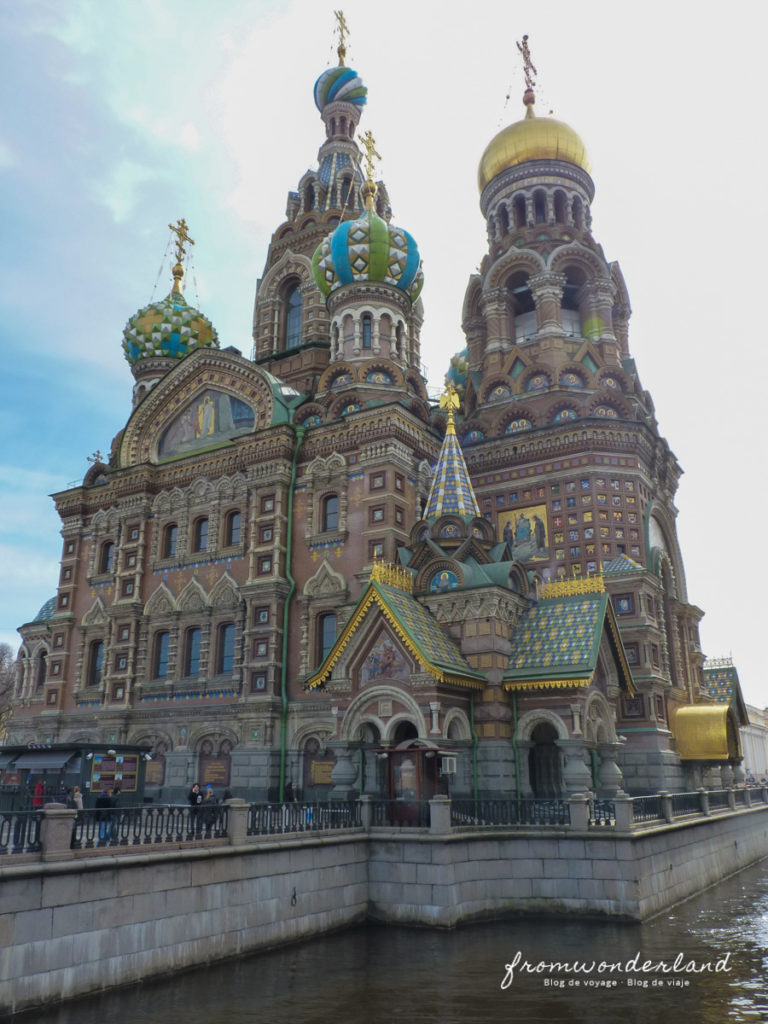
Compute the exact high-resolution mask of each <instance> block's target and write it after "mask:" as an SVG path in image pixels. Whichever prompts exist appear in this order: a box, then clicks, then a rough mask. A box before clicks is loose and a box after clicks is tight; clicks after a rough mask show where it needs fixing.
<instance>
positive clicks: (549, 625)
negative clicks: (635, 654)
mask: <svg viewBox="0 0 768 1024" xmlns="http://www.w3.org/2000/svg"><path fill="white" fill-rule="evenodd" d="M606 622H607V625H608V627H609V637H610V640H611V646H612V648H613V651H614V654H615V655H616V660H617V662H618V665H619V670H620V672H619V674H620V678H621V681H622V685H623V686H624V687H625V688H626V689H628V690H632V689H633V687H632V678H631V673H630V670H629V667H628V665H627V661H626V657H625V655H624V650H623V648H622V646H621V640H620V639H619V633H618V629H617V627H616V622H615V619H614V616H613V610H612V608H611V605H610V603H609V600H608V594H606V593H592V594H589V593H587V594H571V595H565V596H563V597H551V598H545V599H543V600H541V601H539V602H538V603H537V604H535V605H533V606H532V607H531V608H529V609H527V610H526V611H525V612H524V613H523V615H522V617H521V619H520V622H519V623H518V626H517V629H516V630H515V633H514V636H513V638H512V652H511V655H510V659H509V667H508V668H507V670H506V672H505V673H504V683H505V684H507V685H508V688H509V689H517V688H535V687H558V686H563V687H564V686H589V684H590V683H591V681H592V676H593V675H594V671H595V668H596V667H597V655H598V651H599V650H600V639H601V637H602V633H603V628H604V626H605V624H606Z"/></svg>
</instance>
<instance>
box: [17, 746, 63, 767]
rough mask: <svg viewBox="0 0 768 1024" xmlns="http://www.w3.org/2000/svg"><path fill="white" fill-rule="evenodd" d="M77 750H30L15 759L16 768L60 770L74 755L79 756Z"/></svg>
mask: <svg viewBox="0 0 768 1024" xmlns="http://www.w3.org/2000/svg"><path fill="white" fill-rule="evenodd" d="M78 753H79V752H78V751H77V750H71V749H70V750H30V751H27V753H25V754H20V755H19V756H18V757H17V758H16V760H15V761H14V764H13V767H14V770H15V769H17V768H18V769H25V770H26V771H30V772H31V771H49V772H50V771H60V770H61V769H62V768H63V767H64V765H65V764H68V763H69V762H70V761H71V760H72V758H73V757H75V756H77V754H78Z"/></svg>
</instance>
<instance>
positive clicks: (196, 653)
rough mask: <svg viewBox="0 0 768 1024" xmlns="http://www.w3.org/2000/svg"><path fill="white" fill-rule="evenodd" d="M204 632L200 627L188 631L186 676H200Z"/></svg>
mask: <svg viewBox="0 0 768 1024" xmlns="http://www.w3.org/2000/svg"><path fill="white" fill-rule="evenodd" d="M202 636H203V631H202V629H200V627H199V626H193V627H192V629H188V630H187V635H186V640H185V644H184V675H185V676H196V675H199V674H200V641H201V639H202Z"/></svg>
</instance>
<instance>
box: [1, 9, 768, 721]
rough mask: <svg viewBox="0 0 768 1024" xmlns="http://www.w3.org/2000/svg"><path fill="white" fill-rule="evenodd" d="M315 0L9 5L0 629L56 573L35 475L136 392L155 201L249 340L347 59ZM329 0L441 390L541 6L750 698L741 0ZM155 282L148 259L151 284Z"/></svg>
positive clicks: (750, 120) (758, 464) (761, 560)
mask: <svg viewBox="0 0 768 1024" xmlns="http://www.w3.org/2000/svg"><path fill="white" fill-rule="evenodd" d="M332 10H333V5H330V4H329V5H327V6H326V5H324V4H322V3H318V2H317V0H294V2H292V3H291V2H287V0H280V2H279V3H278V2H272V0H249V2H245V0H227V2H215V3H214V2H213V0H110V2H109V3H106V2H104V0H27V2H26V3H24V4H19V3H11V2H9V0H6V2H5V3H0V46H1V47H2V52H0V59H1V60H2V68H3V85H4V88H3V93H4V98H3V105H2V108H3V109H2V111H0V211H1V215H2V230H1V234H0V239H1V241H0V309H1V311H2V320H1V321H0V322H1V323H2V330H3V344H2V352H3V373H2V377H0V388H1V389H2V393H1V395H0V429H1V430H2V437H3V438H4V443H3V446H2V456H1V457H0V486H1V487H2V491H3V516H2V520H0V523H1V526H0V529H1V530H2V537H1V538H0V584H1V585H0V640H5V641H7V642H10V643H12V644H14V646H16V645H17V643H18V635H17V634H16V633H15V628H16V626H18V625H19V624H20V623H22V622H24V621H27V620H29V619H31V618H33V617H34V615H35V614H36V612H37V611H38V609H39V607H40V606H41V605H42V604H43V602H44V601H45V600H46V599H47V598H48V597H50V596H52V595H53V594H54V593H55V591H56V584H57V579H58V560H59V556H60V543H61V542H60V537H59V534H58V530H59V523H58V517H57V516H56V514H55V512H54V510H53V503H52V502H51V501H50V499H49V498H48V497H47V495H48V494H49V493H50V492H52V491H55V490H59V489H62V488H64V487H65V486H66V485H67V484H68V483H70V482H73V481H76V480H81V479H82V476H83V474H84V473H85V471H86V469H87V468H88V464H87V462H86V456H87V455H89V454H90V453H91V452H93V451H94V450H95V449H97V448H99V449H101V450H102V451H103V452H107V451H108V450H109V446H110V442H111V439H112V437H113V436H114V435H115V434H116V433H117V431H118V430H119V429H120V428H121V427H122V426H123V425H124V422H125V420H126V418H127V416H128V413H129V411H130V402H131V386H132V378H131V374H130V371H129V368H128V364H127V363H126V362H125V360H124V358H123V355H122V351H121V332H122V328H123V326H124V324H125V321H126V320H127V319H128V317H129V316H130V315H131V314H132V313H133V312H134V311H135V310H136V309H137V308H139V307H140V306H143V305H144V304H145V303H146V302H148V301H149V300H150V298H151V297H152V295H153V287H154V286H155V282H156V280H157V276H158V270H159V269H160V267H161V264H162V261H163V255H164V252H165V249H166V243H167V240H168V227H167V226H168V223H169V221H174V222H175V221H176V219H177V218H178V217H182V216H183V217H186V219H187V222H188V224H189V227H190V232H191V235H192V237H193V238H194V239H195V240H196V245H195V247H194V260H195V274H194V280H193V281H191V282H190V281H188V282H186V284H185V294H186V296H187V299H188V300H189V301H191V302H193V303H195V304H198V305H199V306H200V308H201V309H202V310H203V311H204V312H205V313H206V314H207V315H208V316H209V317H210V318H211V319H212V320H213V322H214V324H215V325H216V327H217V329H218V331H219V336H220V339H221V344H222V346H225V345H236V346H237V347H239V348H241V349H242V350H243V352H244V354H249V353H250V350H251V337H250V330H251V316H252V309H253V299H254V292H255V286H256V279H257V278H258V277H259V276H260V274H261V271H262V268H263V263H264V258H265V254H266V250H267V245H268V242H269V238H270V234H271V232H272V230H273V229H274V228H275V227H276V226H277V225H278V224H279V223H280V222H281V221H282V220H283V217H284V211H285V200H286V193H287V192H288V191H289V190H290V189H293V188H295V187H296V184H297V182H298V180H299V178H300V177H301V175H302V174H303V172H304V171H305V170H306V169H307V168H308V167H310V166H315V161H316V155H317V149H318V147H319V146H320V144H321V142H322V140H323V126H322V122H321V120H320V117H319V115H318V113H317V110H316V109H315V107H314V104H313V101H312V86H313V84H314V81H315V78H316V77H317V76H318V74H320V72H322V71H323V70H324V68H325V67H326V66H327V65H328V64H329V63H335V61H336V59H335V52H334V49H333V39H332V33H333V26H334V19H333V15H332ZM344 10H345V13H346V16H347V20H348V23H349V26H350V29H351V40H350V46H349V52H348V57H347V63H348V64H349V65H351V66H352V67H354V68H355V69H356V70H357V71H358V72H359V73H360V74H361V76H362V78H363V80H364V81H365V83H366V85H367V86H368V90H369V102H368V105H367V108H366V112H365V114H364V120H363V123H362V127H363V128H370V129H371V130H372V131H373V133H374V135H375V137H376V141H377V149H378V151H379V153H381V155H382V162H381V165H380V169H379V176H381V177H382V178H384V180H385V181H386V182H387V186H388V189H389V193H390V197H391V200H392V207H393V212H394V221H395V223H397V224H399V225H401V226H402V227H405V228H407V229H408V230H409V231H410V232H411V233H412V234H413V235H414V236H415V238H416V239H417V241H418V243H419V247H420V249H421V252H422V255H423V258H424V269H425V278H426V283H425V287H424V292H423V300H424V304H425V309H426V321H425V325H424V330H423V334H422V350H423V359H424V362H425V364H426V366H427V368H428V371H429V378H430V385H431V387H433V388H435V387H437V386H438V385H439V384H440V382H441V380H442V376H443V373H444V370H445V368H446V366H447V363H448V360H449V358H450V356H451V354H452V353H453V352H455V351H457V350H458V349H460V348H462V347H463V345H464V339H463V335H462V332H461V326H460V319H461V304H462V299H463V294H464V288H465V285H466V281H467V278H468V276H469V274H470V273H472V272H473V271H474V270H475V269H476V267H477V265H478V264H479V262H480V260H481V258H482V256H483V253H484V252H485V250H486V239H485V226H484V222H483V219H482V217H481V214H480V211H479V206H478V193H477V185H476V174H477V163H478V160H479V158H480V155H481V154H482V152H483V149H484V148H485V146H486V144H487V143H488V141H489V140H490V139H491V138H492V136H493V135H494V134H495V133H496V132H497V131H498V130H499V129H500V128H501V127H503V126H504V125H505V124H507V123H509V122H511V121H515V120H518V119H519V117H521V116H522V113H523V108H522V105H521V95H522V91H523V82H522V75H521V70H520V62H519V59H518V55H517V51H516V47H515V40H516V39H519V38H520V37H521V36H522V35H523V33H525V32H527V33H529V35H530V45H531V50H532V54H533V59H534V62H535V64H536V66H537V68H538V82H539V87H538V89H537V95H538V102H537V111H538V113H539V114H546V113H548V112H549V111H552V112H553V113H554V116H556V117H558V118H560V119H562V120H565V121H567V122H569V123H570V124H571V125H572V126H573V127H574V128H576V129H577V131H578V132H579V133H580V134H581V135H582V137H583V138H584V140H585V142H586V144H587V147H588V149H589V152H590V156H591V160H592V173H593V178H594V180H595V184H596V187H597V195H596V199H595V203H594V206H593V233H594V235H595V238H596V239H597V240H598V241H599V242H600V243H601V244H602V245H603V248H604V250H605V254H606V256H607V258H608V259H609V260H619V262H620V263H621V267H622V270H623V272H624V276H625V279H626V282H627V286H628V289H629V294H630V298H631V301H632V308H633V316H632V319H631V322H630V347H631V350H632V354H633V355H634V357H635V359H636V360H637V366H638V369H639V373H640V377H641V380H642V382H643V385H644V386H645V387H647V388H648V389H650V391H651V393H652V395H653V398H654V401H655V404H656V411H657V416H658V420H659V424H660V428H661V431H662V433H663V434H664V436H666V437H667V438H668V440H669V442H670V445H671V447H672V449H673V451H674V452H675V453H676V455H677V457H678V459H679V461H680V463H681V465H682V467H683V469H684V470H685V476H684V477H683V479H682V483H681V487H680V491H679V494H678V507H679V513H680V514H679V519H678V529H679V535H680V540H681V544H682V549H683V555H684V558H685V565H686V574H687V582H688V594H689V599H690V601H691V602H692V603H694V604H697V605H699V606H700V607H701V608H703V609H704V610H705V612H706V616H705V618H704V620H703V623H702V639H703V644H704V649H705V651H706V653H707V654H708V655H710V656H723V655H729V654H732V655H733V658H734V660H735V662H736V665H737V667H738V669H739V672H740V676H741V681H742V687H743V690H744V694H745V697H746V699H747V701H748V702H750V703H756V704H759V705H761V706H763V705H765V704H768V686H766V674H765V669H764V659H763V652H762V647H761V643H762V640H761V636H762V631H763V630H764V629H765V628H766V625H765V612H766V605H767V604H768V602H766V598H765V590H764V587H765V580H764V577H763V572H764V566H765V555H764V552H765V548H766V541H765V537H764V532H765V529H766V528H765V526H761V525H760V524H761V523H765V520H766V512H765V509H764V502H765V500H766V497H768V485H766V459H765V454H764V451H763V448H762V442H761V436H762V430H761V427H762V420H763V418H764V417H763V408H764V393H765V385H766V380H767V374H766V369H767V366H766V362H767V360H766V341H765V336H766V326H765V314H764V313H762V312H761V310H762V300H763V298H764V296H765V291H766V288H765V267H766V259H765V251H764V238H765V236H766V234H767V231H766V229H767V228H768V213H767V212H766V211H768V199H766V196H765V189H766V173H765V157H766V155H767V154H766V149H767V148H768V147H767V146H766V142H765V136H766V133H765V129H764V119H765V118H764V104H765V97H766V86H767V85H768V74H767V73H766V59H765V52H764V45H763V41H762V31H761V29H760V25H759V24H758V18H759V17H760V13H759V12H760V7H759V5H755V4H752V3H747V2H742V0H736V2H731V3H730V4H728V7H727V21H722V20H717V21H716V20H714V19H712V20H710V21H707V15H706V13H704V12H705V8H704V7H702V5H700V4H698V3H690V2H679V3H669V2H668V0H667V2H664V3H660V2H654V0H651V2H647V0H646V2H645V3H643V4H634V5H628V4H622V3H616V2H615V0H613V2H607V3H603V2H597V0H583V2H581V3H579V4H574V3H572V2H557V0H550V2H549V3H547V4H546V5H542V4H539V5H536V4H526V5H517V4H514V3H510V2H508V0H507V2H496V0H486V2H483V0H479V2H475V3H474V4H472V5H465V6H464V7H463V8H461V9H459V8H458V7H454V6H453V5H448V4H446V3H444V2H443V3H438V2H434V3H433V2H424V0H417V2H414V0H389V2H388V3H387V4H386V5H373V4H370V3H365V2H363V0H348V2H347V3H345V5H344ZM718 10H720V9H719V8H718ZM508 93H509V94H510V95H509V99H508V100H506V99H505V98H506V96H507V94H508ZM169 288H170V276H169V272H168V268H167V266H166V267H165V268H164V269H163V270H162V273H161V278H160V284H159V285H158V287H157V290H156V292H155V296H156V297H160V296H162V295H164V294H166V293H167V292H168V290H169ZM751 523H754V526H751V525H750V524H751ZM753 529H754V531H755V537H754V539H753ZM753 546H754V551H753V550H752V549H753Z"/></svg>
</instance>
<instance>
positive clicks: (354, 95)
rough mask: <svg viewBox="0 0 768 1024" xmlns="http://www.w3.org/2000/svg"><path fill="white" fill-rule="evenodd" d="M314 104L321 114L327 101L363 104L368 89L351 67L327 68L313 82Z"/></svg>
mask: <svg viewBox="0 0 768 1024" xmlns="http://www.w3.org/2000/svg"><path fill="white" fill-rule="evenodd" d="M314 95H315V106H316V107H317V109H318V110H319V111H320V113H321V114H322V112H323V110H324V109H325V107H327V106H328V104H329V103H339V102H343V103H354V105H355V106H356V107H362V106H365V102H366V99H367V97H368V89H367V88H366V87H365V86H364V85H363V80H362V78H360V76H359V75H358V73H357V72H356V71H353V70H352V68H345V67H343V66H339V67H334V68H328V70H327V71H324V72H323V73H322V75H320V77H319V78H318V80H317V81H316V82H315V89H314Z"/></svg>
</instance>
